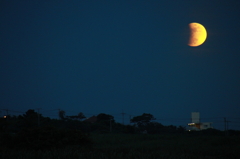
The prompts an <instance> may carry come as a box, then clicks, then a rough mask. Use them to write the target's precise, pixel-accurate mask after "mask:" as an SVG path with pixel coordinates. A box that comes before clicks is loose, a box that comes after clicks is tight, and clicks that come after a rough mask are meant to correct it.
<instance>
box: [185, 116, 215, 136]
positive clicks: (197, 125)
mask: <svg viewBox="0 0 240 159" xmlns="http://www.w3.org/2000/svg"><path fill="white" fill-rule="evenodd" d="M191 119H192V122H191V123H188V126H189V129H188V130H189V131H199V130H205V129H209V128H213V127H212V122H204V123H202V122H200V114H199V112H192V114H191Z"/></svg>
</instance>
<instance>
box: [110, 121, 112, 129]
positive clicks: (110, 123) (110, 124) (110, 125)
mask: <svg viewBox="0 0 240 159" xmlns="http://www.w3.org/2000/svg"><path fill="white" fill-rule="evenodd" d="M110 132H112V119H111V118H110Z"/></svg>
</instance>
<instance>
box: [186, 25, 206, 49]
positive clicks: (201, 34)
mask: <svg viewBox="0 0 240 159" xmlns="http://www.w3.org/2000/svg"><path fill="white" fill-rule="evenodd" d="M189 28H190V32H191V34H190V38H189V42H188V45H189V46H192V47H197V46H199V45H202V44H203V43H204V42H205V40H206V38H207V31H206V29H205V28H204V26H203V25H202V24H199V23H190V24H189Z"/></svg>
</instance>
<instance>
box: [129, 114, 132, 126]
mask: <svg viewBox="0 0 240 159" xmlns="http://www.w3.org/2000/svg"><path fill="white" fill-rule="evenodd" d="M131 119H132V116H131V115H129V122H130V124H131Z"/></svg>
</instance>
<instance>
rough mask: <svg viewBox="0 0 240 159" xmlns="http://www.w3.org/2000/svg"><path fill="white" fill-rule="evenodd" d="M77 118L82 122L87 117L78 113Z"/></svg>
mask: <svg viewBox="0 0 240 159" xmlns="http://www.w3.org/2000/svg"><path fill="white" fill-rule="evenodd" d="M77 117H78V119H79V120H82V119H85V118H86V116H85V115H84V114H83V113H82V112H80V113H78V115H77Z"/></svg>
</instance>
